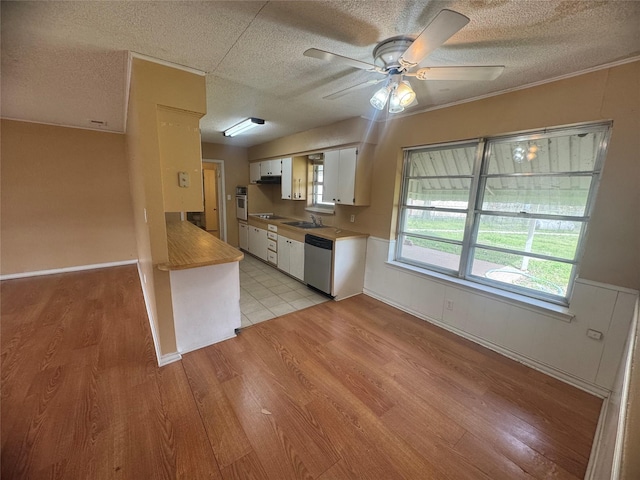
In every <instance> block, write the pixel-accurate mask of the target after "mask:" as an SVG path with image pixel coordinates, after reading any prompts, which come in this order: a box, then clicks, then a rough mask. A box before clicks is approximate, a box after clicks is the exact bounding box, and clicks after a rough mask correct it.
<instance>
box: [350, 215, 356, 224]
mask: <svg viewBox="0 0 640 480" xmlns="http://www.w3.org/2000/svg"><path fill="white" fill-rule="evenodd" d="M349 221H350V222H351V223H353V222H355V221H356V216H355V215H354V214H351V219H350V220H349Z"/></svg>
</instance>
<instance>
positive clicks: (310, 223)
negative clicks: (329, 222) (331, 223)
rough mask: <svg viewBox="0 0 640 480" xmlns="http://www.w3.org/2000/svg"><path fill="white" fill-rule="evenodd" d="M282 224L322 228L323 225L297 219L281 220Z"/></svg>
mask: <svg viewBox="0 0 640 480" xmlns="http://www.w3.org/2000/svg"><path fill="white" fill-rule="evenodd" d="M283 224H284V225H291V226H292V227H298V228H323V227H324V225H316V224H315V223H313V222H305V221H303V220H298V221H295V222H283Z"/></svg>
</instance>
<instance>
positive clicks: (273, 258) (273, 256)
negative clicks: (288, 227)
mask: <svg viewBox="0 0 640 480" xmlns="http://www.w3.org/2000/svg"><path fill="white" fill-rule="evenodd" d="M267 260H268V261H269V263H273V264H274V265H277V264H278V254H277V253H276V252H272V251H271V250H269V251H268V252H267Z"/></svg>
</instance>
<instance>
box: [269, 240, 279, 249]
mask: <svg viewBox="0 0 640 480" xmlns="http://www.w3.org/2000/svg"><path fill="white" fill-rule="evenodd" d="M267 248H268V249H269V250H272V251H274V252H277V251H278V244H277V243H276V242H275V240H271V239H268V240H267Z"/></svg>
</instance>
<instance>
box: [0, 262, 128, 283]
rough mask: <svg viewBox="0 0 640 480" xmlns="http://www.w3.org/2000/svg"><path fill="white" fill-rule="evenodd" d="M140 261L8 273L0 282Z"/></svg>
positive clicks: (0, 276) (1, 276) (0, 278)
mask: <svg viewBox="0 0 640 480" xmlns="http://www.w3.org/2000/svg"><path fill="white" fill-rule="evenodd" d="M135 263H138V260H137V259H135V260H122V261H120V262H108V263H94V264H91V265H77V266H74V267H64V268H53V269H51V270H36V271H32V272H20V273H8V274H5V275H0V280H14V279H16V278H28V277H39V276H41V275H55V274H57V273H69V272H81V271H83V270H95V269H97V268H109V267H121V266H122V265H133V264H135Z"/></svg>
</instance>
